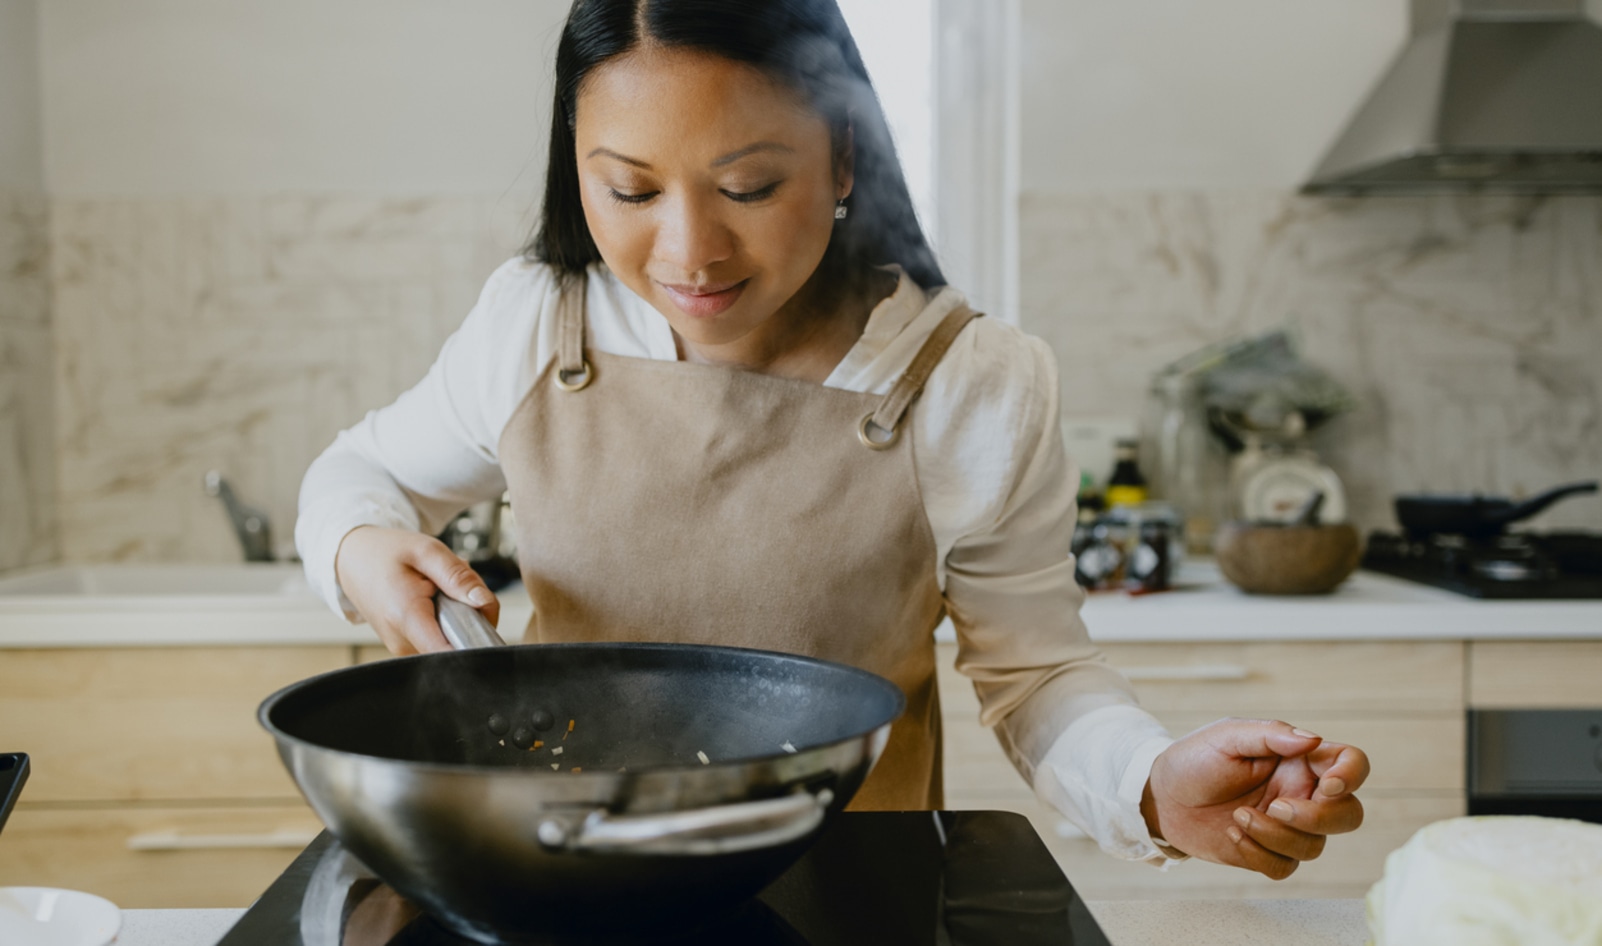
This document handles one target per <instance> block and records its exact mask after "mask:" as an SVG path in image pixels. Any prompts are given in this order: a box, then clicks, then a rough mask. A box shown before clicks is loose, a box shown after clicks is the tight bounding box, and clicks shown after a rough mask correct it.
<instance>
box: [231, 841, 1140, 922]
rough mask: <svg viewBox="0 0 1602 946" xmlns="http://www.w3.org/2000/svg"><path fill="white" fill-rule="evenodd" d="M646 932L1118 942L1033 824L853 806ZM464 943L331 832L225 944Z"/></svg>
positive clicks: (251, 911)
mask: <svg viewBox="0 0 1602 946" xmlns="http://www.w3.org/2000/svg"><path fill="white" fill-rule="evenodd" d="M627 906H628V905H627V904H619V909H627ZM581 941H582V940H577V941H575V940H562V941H556V940H553V941H551V942H552V943H563V942H581ZM640 942H642V943H644V942H650V943H695V944H703V946H725V944H727V946H733V944H740V946H770V944H771V946H824V944H828V946H858V944H860V946H868V944H872V946H889V944H907V946H923V944H930V946H1033V944H1042V946H1044V944H1047V943H1049V944H1053V946H1110V943H1109V941H1108V940H1107V938H1106V937H1105V936H1104V935H1103V934H1102V932H1101V928H1100V927H1099V926H1097V925H1096V921H1095V919H1094V918H1093V917H1092V916H1091V915H1090V911H1089V910H1087V909H1086V908H1085V904H1084V901H1082V900H1080V899H1079V896H1078V894H1076V893H1075V892H1074V889H1073V887H1072V885H1070V884H1069V883H1068V879H1067V878H1066V877H1064V876H1063V873H1062V871H1061V870H1060V869H1059V868H1058V867H1057V864H1056V862H1055V861H1054V860H1053V859H1052V857H1051V854H1050V853H1049V852H1048V851H1047V850H1046V847H1045V845H1043V844H1042V843H1041V842H1040V838H1039V837H1038V836H1036V834H1035V832H1034V829H1033V828H1032V827H1031V826H1030V825H1029V822H1028V821H1027V820H1026V819H1024V818H1023V817H1022V816H1020V815H1016V814H1010V813H1006V812H997V811H956V812H952V811H939V812H928V811H919V812H847V813H845V814H843V815H841V816H840V817H839V818H838V819H837V820H836V822H835V823H834V825H832V826H831V827H830V828H829V829H827V830H826V832H825V833H824V834H823V836H822V837H820V838H819V839H818V841H817V842H816V843H815V844H814V845H813V846H812V847H811V848H810V849H809V850H808V851H807V853H806V854H805V855H804V856H803V857H802V858H801V859H800V860H799V861H797V862H796V863H795V864H794V865H793V866H792V867H791V868H790V869H789V870H788V871H786V872H785V873H784V874H783V875H782V876H780V877H779V879H778V880H776V881H774V882H773V883H772V884H771V885H769V886H768V888H767V889H766V890H764V891H763V892H762V893H761V894H759V895H758V896H757V897H756V898H755V899H753V900H749V901H747V902H746V903H745V904H744V905H743V906H741V907H738V908H736V909H735V910H734V911H732V912H729V913H726V914H724V915H722V916H718V917H711V918H708V921H707V922H706V923H705V924H704V925H702V926H699V927H698V928H695V929H680V930H662V931H660V935H659V936H658V935H653V936H652V937H651V938H649V939H644V940H641V941H640ZM469 943H470V941H469V940H465V939H462V938H461V937H459V936H456V935H454V934H452V933H448V932H446V931H445V930H444V929H442V928H441V927H439V926H438V925H436V924H435V923H434V921H432V920H430V919H429V918H428V917H427V916H425V915H422V914H421V913H420V912H419V911H418V910H417V908H416V907H414V906H412V905H411V904H410V903H408V902H407V901H405V900H403V899H401V898H400V896H399V895H398V894H396V893H395V892H394V891H393V890H391V889H390V888H389V887H387V886H385V885H383V884H382V883H381V882H379V881H377V880H375V879H373V877H372V875H371V874H370V873H369V872H367V871H366V869H365V868H363V867H362V865H361V864H360V863H359V862H357V861H356V860H355V858H353V857H351V856H350V855H349V854H348V853H346V852H345V850H344V849H343V848H341V847H340V846H339V844H338V842H336V841H335V840H334V839H333V837H332V836H331V835H329V834H328V833H327V832H324V833H323V834H322V835H321V836H319V837H318V838H317V840H316V841H314V842H312V844H311V846H310V847H308V848H306V850H305V851H303V852H302V853H301V855H300V856H299V857H298V858H297V859H296V860H295V862H294V863H293V864H291V865H290V867H289V869H288V870H287V871H285V872H284V874H283V875H282V876H281V877H279V878H278V880H277V881H276V882H275V883H274V884H273V885H272V886H271V887H269V888H268V890H267V892H266V893H265V894H263V895H262V897H261V899H260V900H258V901H257V902H256V904H255V905H254V906H252V907H251V908H250V909H249V910H248V911H246V913H245V915H244V916H243V917H241V918H240V920H239V923H238V924H236V925H235V926H234V928H233V929H232V930H230V931H229V932H228V935H226V936H224V937H223V938H222V940H221V942H220V943H219V944H218V946H266V944H272V946H467V944H469Z"/></svg>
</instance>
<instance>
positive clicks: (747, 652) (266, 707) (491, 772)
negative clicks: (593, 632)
mask: <svg viewBox="0 0 1602 946" xmlns="http://www.w3.org/2000/svg"><path fill="white" fill-rule="evenodd" d="M535 648H538V649H540V650H547V651H548V650H628V651H683V650H687V649H688V650H696V651H702V652H717V653H724V654H730V655H734V656H746V657H750V656H758V657H760V658H762V659H764V660H775V661H795V662H798V663H803V664H810V665H813V666H818V667H825V668H828V669H830V670H835V671H844V672H846V673H847V674H849V675H853V676H857V677H859V678H861V679H862V681H863V682H865V683H868V684H870V685H872V686H875V687H879V688H881V689H884V690H886V691H888V693H889V694H890V695H891V697H892V701H891V702H892V704H893V707H894V710H895V711H894V712H893V713H891V714H890V715H889V716H888V717H887V718H885V719H884V720H883V721H882V722H879V723H876V724H875V725H873V726H872V727H869V728H868V729H864V730H862V731H860V732H856V733H853V734H851V735H849V736H845V737H843V738H840V739H836V740H833V741H831V742H825V743H819V744H817V745H813V746H809V747H807V748H804V749H803V748H800V747H797V751H796V752H794V753H789V752H784V751H782V750H781V751H778V752H775V753H770V754H768V755H760V756H741V757H739V758H734V759H719V760H714V761H713V762H711V763H708V764H704V765H703V764H694V763H675V764H671V765H650V766H644V767H641V768H639V769H630V770H629V771H628V772H626V773H618V772H577V773H574V772H547V771H545V770H543V769H534V768H524V767H518V766H504V765H476V764H472V763H466V762H422V761H414V760H408V759H395V758H391V757H389V756H381V755H373V754H371V753H366V752H355V751H351V750H347V749H335V748H332V747H330V746H325V745H321V744H319V743H316V742H313V741H311V740H309V739H305V738H303V737H300V736H296V735H293V734H291V733H289V732H286V731H285V730H284V729H283V728H281V727H280V726H278V725H277V724H276V723H274V722H273V721H272V718H271V715H272V712H273V710H274V709H276V708H277V707H278V705H279V704H280V703H282V702H284V701H285V700H287V699H288V698H290V697H291V696H293V695H295V694H298V693H299V692H301V691H303V690H306V689H310V688H312V687H313V686H314V685H316V684H317V683H319V682H321V681H323V680H327V679H330V678H334V677H340V676H346V675H349V674H350V673H351V672H352V671H357V670H361V669H363V668H366V667H373V666H378V665H383V666H389V665H392V664H393V662H394V661H422V660H427V659H430V658H441V657H443V658H445V659H453V658H454V659H465V658H455V657H454V655H460V654H477V653H481V652H483V651H492V652H495V653H502V652H518V651H526V650H532V649H535ZM906 711H907V696H906V694H905V693H903V692H902V690H901V687H899V686H897V685H896V683H895V682H894V681H892V680H890V679H887V678H885V677H882V676H880V675H879V674H876V673H874V672H872V671H870V670H864V669H862V668H861V667H853V666H852V665H850V664H846V663H840V662H838V661H833V660H824V659H822V658H820V657H808V656H806V655H804V654H793V653H788V652H786V651H780V650H763V649H761V648H757V647H731V646H727V645H723V644H666V643H661V642H657V641H620V642H615V643H601V642H582V641H574V642H561V643H550V644H541V643H534V644H508V645H506V646H505V647H495V648H482V649H479V650H465V651H464V650H451V651H439V652H435V653H430V654H408V655H407V656H404V657H390V658H388V659H387V660H384V661H380V662H375V663H366V664H353V665H351V666H348V667H338V668H335V669H333V670H325V671H323V672H322V673H319V674H314V675H313V676H310V677H306V678H305V679H302V680H297V681H295V682H294V683H291V684H288V685H287V686H284V687H281V688H279V689H278V690H277V691H275V692H274V693H272V694H271V695H269V696H268V697H267V698H266V699H264V700H262V702H261V705H260V706H258V707H257V709H256V721H257V722H258V723H259V724H260V725H261V727H262V728H263V729H265V730H267V732H268V733H269V734H270V735H271V736H272V737H273V739H274V740H275V741H277V743H278V745H279V746H280V747H281V748H282V747H285V746H293V747H295V748H297V749H300V750H302V751H309V752H315V753H327V754H330V755H334V756H337V757H340V758H347V759H358V760H361V761H362V762H363V763H364V764H370V763H376V764H381V765H394V766H401V767H404V768H406V769H408V770H412V771H426V772H429V773H431V774H434V775H447V776H490V777H495V778H503V779H509V778H530V779H549V780H553V781H554V780H558V779H560V780H562V781H564V782H567V783H568V784H572V783H573V782H575V781H578V782H589V783H594V784H599V783H603V782H613V781H618V780H622V779H645V778H654V777H660V776H664V775H679V774H686V773H706V772H712V771H727V770H729V769H736V768H742V767H747V766H759V765H771V764H773V763H775V762H782V761H786V760H796V759H800V758H804V757H808V756H811V755H813V754H816V753H823V752H827V751H829V750H831V749H835V748H838V747H840V746H845V745H848V744H850V743H853V742H856V741H859V740H862V739H867V738H871V737H872V736H874V735H875V734H877V733H880V732H882V731H884V730H887V729H888V728H889V727H890V726H891V724H893V723H894V722H895V721H896V720H898V719H900V718H901V716H902V714H904V713H905V712H906Z"/></svg>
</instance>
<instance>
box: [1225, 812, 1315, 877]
mask: <svg viewBox="0 0 1602 946" xmlns="http://www.w3.org/2000/svg"><path fill="white" fill-rule="evenodd" d="M1227 833H1228V835H1229V840H1230V841H1231V842H1233V843H1234V845H1235V855H1236V858H1237V864H1238V866H1240V867H1244V868H1246V869H1247V870H1254V871H1256V872H1257V873H1259V874H1262V875H1263V876H1264V877H1267V878H1269V879H1270V880H1284V879H1285V878H1286V877H1289V876H1290V875H1291V874H1294V873H1295V872H1296V866H1297V865H1298V864H1299V863H1300V861H1297V860H1296V859H1295V858H1291V857H1286V856H1285V855H1283V854H1276V853H1274V852H1273V851H1270V850H1268V849H1267V848H1265V847H1263V846H1262V845H1261V844H1259V843H1257V841H1256V840H1255V839H1253V838H1252V837H1251V836H1250V835H1248V834H1247V833H1246V832H1245V831H1242V830H1241V829H1240V826H1239V825H1230V826H1229V830H1228V832H1227Z"/></svg>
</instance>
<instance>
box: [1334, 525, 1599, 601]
mask: <svg viewBox="0 0 1602 946" xmlns="http://www.w3.org/2000/svg"><path fill="white" fill-rule="evenodd" d="M1363 567H1364V568H1366V569H1368V570H1369V571H1376V572H1382V573H1384V574H1387V575H1394V576H1396V577H1398V578H1406V579H1409V580H1411V581H1418V582H1423V583H1424V584H1427V585H1432V586H1434V587H1437V588H1445V589H1446V590H1448V591H1455V592H1457V593H1458V594H1464V595H1469V596H1471V597H1476V598H1579V599H1585V598H1602V535H1593V534H1590V533H1579V532H1567V533H1550V534H1547V533H1536V532H1509V533H1505V534H1502V535H1497V536H1490V537H1486V538H1471V537H1467V536H1461V535H1447V534H1439V535H1429V536H1422V537H1420V536H1409V535H1399V534H1396V533H1387V532H1375V533H1374V534H1373V535H1372V536H1370V537H1369V542H1368V550H1367V551H1366V552H1365V553H1364V556H1363Z"/></svg>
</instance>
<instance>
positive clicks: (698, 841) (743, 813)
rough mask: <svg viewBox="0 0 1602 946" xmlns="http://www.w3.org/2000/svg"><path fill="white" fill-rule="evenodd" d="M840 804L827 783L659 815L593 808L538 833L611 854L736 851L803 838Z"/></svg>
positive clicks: (543, 839)
mask: <svg viewBox="0 0 1602 946" xmlns="http://www.w3.org/2000/svg"><path fill="white" fill-rule="evenodd" d="M833 803H834V792H832V791H830V790H829V789H827V788H825V789H823V790H822V791H820V792H818V793H817V794H816V795H813V794H812V793H810V792H806V791H801V792H796V793H795V794H793V795H786V796H784V797H783V798H765V799H762V800H761V801H747V802H740V803H738V804H734V805H719V806H717V807H714V808H697V809H694V810H692V811H673V812H667V813H664V814H659V815H614V814H611V813H610V812H608V811H606V810H605V809H600V810H596V811H592V812H590V813H589V814H588V815H586V816H585V818H584V820H583V821H581V822H579V823H578V824H577V825H572V824H570V823H567V822H564V821H562V820H561V819H558V818H547V819H546V820H544V821H542V822H540V825H539V827H538V829H537V830H538V837H539V840H540V843H541V844H544V845H545V846H546V847H550V848H560V849H566V850H571V851H590V852H595V853H607V854H656V855H664V854H668V855H708V854H732V853H735V852H738V851H751V850H756V849H758V848H764V847H774V846H777V845H780V844H785V843H788V842H790V841H794V840H797V839H799V838H803V837H805V836H806V835H808V834H810V833H812V832H813V831H814V830H816V829H817V828H818V826H819V825H821V824H823V818H824V815H826V814H827V813H828V810H829V806H830V805H831V804H833Z"/></svg>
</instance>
